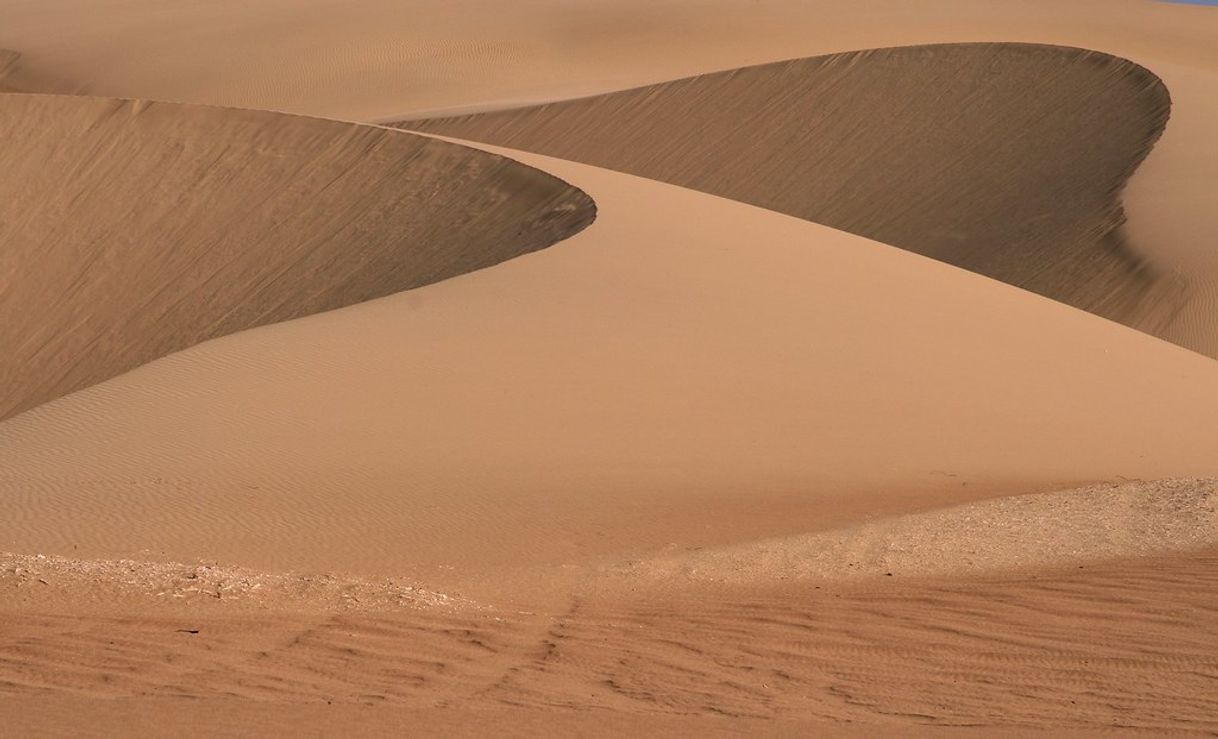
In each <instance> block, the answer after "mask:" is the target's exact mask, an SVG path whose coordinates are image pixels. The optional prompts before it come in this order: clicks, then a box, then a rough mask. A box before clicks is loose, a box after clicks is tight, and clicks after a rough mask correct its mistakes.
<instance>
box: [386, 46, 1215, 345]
mask: <svg viewBox="0 0 1218 739" xmlns="http://www.w3.org/2000/svg"><path fill="white" fill-rule="evenodd" d="M1169 108H1170V99H1169V96H1168V92H1167V89H1166V88H1165V87H1164V86H1163V85H1162V83H1161V82H1160V81H1159V79H1158V78H1157V77H1156V76H1155V75H1154V74H1152V73H1151V72H1150V71H1148V70H1146V69H1144V68H1142V67H1140V66H1138V65H1136V64H1134V63H1132V62H1128V61H1125V60H1123V59H1118V58H1116V57H1112V56H1109V55H1106V54H1101V53H1097V52H1092V51H1086V50H1082V49H1074V48H1067V47H1057V46H1046V45H1038V44H1011V43H1002V44H942V45H931V46H913V47H901V48H889V49H876V50H869V51H859V52H851V53H844V54H833V55H829V56H821V57H815V58H810V59H796V60H791V61H786V62H779V63H775V64H765V65H760V66H754V67H746V68H742V69H737V70H733V71H728V72H718V73H713V74H706V75H701V76H698V77H692V78H688V79H682V80H677V81H674V82H668V83H664V84H659V85H652V86H649V87H642V88H637V89H633V90H627V91H624V92H618V93H611V94H606V95H601V96H597V97H591V98H584V99H579V100H571V101H564V102H557V103H551V104H548V105H542V106H537V107H531V108H522V109H516V110H506V111H498V112H491V113H483V114H479V115H470V116H464V117H458V118H445V119H434V120H415V121H408V122H406V123H403V124H401V125H403V126H404V127H408V128H411V129H416V130H421V131H429V132H436V133H443V134H447V135H452V136H455V137H460V138H464V139H472V140H477V141H484V142H489V143H494V144H499V145H503V146H510V147H513V148H518V149H524V150H528V151H536V152H540V153H544V154H549V155H552V156H557V157H561V158H564V159H572V160H576V161H582V162H588V163H591V164H596V165H598V166H602V167H607V168H611V169H616V170H619V171H623V172H629V173H631V174H636V175H641V176H644V177H649V178H652V179H658V180H662V181H665V182H671V183H674V184H678V185H682V186H685V187H690V188H694V189H698V190H702V191H705V192H710V193H714V194H716V195H721V196H724V197H729V198H732V199H735V200H741V201H743V202H747V203H751V204H754V205H759V206H762V207H765V208H770V209H772V210H777V211H781V212H783V213H788V214H791V215H795V216H798V217H800V218H804V219H807V220H810V221H815V222H817V223H822V224H825V225H828V226H833V227H834V228H839V229H842V230H844V231H849V232H851V233H856V234H859V235H862V236H866V237H868V238H871V239H875V240H878V241H882V242H884V243H887V244H892V245H895V246H900V247H902V248H905V249H909V250H910V251H914V252H917V253H919V254H924V255H926V256H930V257H933V258H935V259H939V260H942V261H944V262H947V263H949V264H954V265H956V266H959V267H963V268H965V269H969V270H972V271H974V272H979V273H981V274H983V275H987V276H989V277H993V278H995V279H999V280H1002V281H1003V282H1007V283H1010V284H1012V285H1016V286H1018V287H1022V288H1025V289H1028V290H1032V291H1034V292H1037V293H1040V294H1041V295H1045V296H1048V297H1051V298H1054V299H1057V300H1060V301H1062V302H1065V303H1069V304H1071V305H1074V306H1076V307H1079V308H1083V309H1085V310H1088V311H1091V312H1093V313H1097V314H1099V315H1102V316H1105V317H1108V318H1112V319H1115V320H1118V321H1121V322H1123V323H1126V324H1128V325H1131V326H1134V327H1138V328H1142V329H1144V330H1147V331H1150V332H1151V333H1162V332H1163V329H1164V327H1165V326H1166V325H1167V324H1168V323H1169V322H1170V320H1171V318H1172V315H1173V313H1174V312H1175V311H1176V309H1177V308H1178V306H1179V305H1180V303H1181V301H1182V300H1183V292H1184V288H1183V285H1182V284H1181V283H1180V282H1179V281H1178V279H1177V278H1175V277H1173V276H1171V275H1169V274H1166V273H1165V272H1163V271H1160V270H1159V269H1157V268H1156V265H1155V264H1154V263H1153V261H1151V260H1147V259H1146V258H1145V255H1144V254H1142V253H1141V252H1139V251H1138V249H1137V246H1138V245H1137V244H1133V245H1130V244H1129V243H1127V240H1126V239H1125V238H1124V235H1123V232H1122V224H1123V222H1124V214H1123V212H1122V209H1121V205H1120V201H1119V194H1120V191H1121V188H1122V187H1123V186H1124V183H1125V182H1126V180H1127V179H1128V178H1129V176H1130V175H1131V174H1132V173H1133V171H1134V169H1135V168H1136V167H1137V166H1138V164H1139V162H1141V160H1142V159H1143V158H1144V157H1145V156H1146V154H1147V152H1148V151H1149V150H1150V147H1151V146H1152V145H1153V143H1154V142H1155V140H1156V139H1157V138H1158V136H1159V134H1160V133H1161V132H1162V130H1163V127H1164V124H1165V122H1166V120H1167V117H1168V111H1169ZM1173 338H1175V339H1176V340H1178V341H1179V342H1180V343H1182V344H1184V345H1185V346H1190V347H1193V346H1195V342H1191V341H1189V340H1188V337H1183V338H1181V337H1179V336H1178V335H1177V336H1173Z"/></svg>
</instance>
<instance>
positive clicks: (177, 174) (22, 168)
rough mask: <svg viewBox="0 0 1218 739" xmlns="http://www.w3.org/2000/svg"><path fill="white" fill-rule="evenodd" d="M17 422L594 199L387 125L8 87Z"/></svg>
mask: <svg viewBox="0 0 1218 739" xmlns="http://www.w3.org/2000/svg"><path fill="white" fill-rule="evenodd" d="M0 142H2V146H0V317H3V320H0V346H3V347H4V352H3V353H2V354H0V418H2V417H4V416H8V415H12V414H14V413H17V412H20V411H22V410H25V409H28V408H31V407H33V406H35V405H37V404H39V403H41V402H44V401H46V400H49V399H51V398H54V397H57V396H60V395H63V394H65V393H68V392H71V391H73V390H78V389H80V388H82V387H85V386H88V385H91V384H93V383H95V382H98V381H100V380H104V379H106V378H108V377H112V376H114V375H116V374H118V373H120V372H123V371H125V370H129V369H131V368H133V367H135V366H138V365H140V364H143V363H144V362H147V361H149V360H151V359H155V358H156V357H159V356H163V355H165V354H168V353H170V352H173V351H176V350H179V349H183V348H185V347H188V346H190V345H192V344H195V343H198V342H200V341H203V340H205V339H209V338H213V337H216V336H220V335H223V334H227V333H231V332H233V331H239V330H241V329H246V328H250V327H253V326H259V325H262V324H266V323H273V322H276V321H283V320H286V319H290V318H296V317H299V316H302V315H306V314H309V313H315V312H319V311H325V310H330V309H333V308H338V307H341V306H344V305H348V304H351V303H357V302H360V301H364V300H368V299H370V298H376V297H380V296H383V295H387V294H389V293H393V292H397V291H399V290H405V289H407V288H412V287H417V286H419V285H423V284H427V283H429V282H435V281H437V280H442V279H444V278H447V277H452V276H453V275H458V274H461V273H464V272H469V271H471V270H475V269H479V268H481V267H486V266H489V265H492V264H495V263H497V262H501V261H503V260H505V259H509V258H511V257H515V256H518V255H520V254H524V253H527V252H531V251H534V250H536V249H540V248H543V247H545V246H548V245H550V244H552V243H554V242H555V241H558V240H560V239H563V238H565V237H566V236H569V235H570V234H572V233H574V232H576V231H578V230H580V229H581V228H583V227H584V226H586V225H587V224H588V223H589V222H591V220H592V219H593V218H594V215H595V206H594V204H593V203H592V201H591V200H590V199H589V198H588V197H587V196H586V195H585V194H583V193H582V192H580V191H579V190H577V189H575V188H573V187H571V186H569V185H567V184H566V183H564V182H562V181H560V180H558V179H556V178H554V177H552V176H550V175H548V174H545V173H543V172H540V171H538V170H536V169H532V168H530V167H527V166H524V165H522V164H520V163H518V162H515V161H512V160H510V159H505V158H503V157H500V156H497V155H494V154H489V153H487V152H483V151H477V150H473V149H469V148H466V147H462V146H458V145H455V144H450V143H445V142H441V141H436V140H432V139H429V138H425V137H420V136H414V135H410V134H405V133H403V132H399V131H392V130H386V129H382V128H377V127H369V126H358V125H353V124H346V123H338V122H332V121H323V120H317V119H310V118H302V117H295V116H287V115H281V114H271V113H261V112H251V111H243V110H233V109H220V108H205V107H194V106H179V105H171V104H162V103H146V102H137V101H123V100H110V99H87V98H69V97H59V96H40V95H5V96H2V97H0Z"/></svg>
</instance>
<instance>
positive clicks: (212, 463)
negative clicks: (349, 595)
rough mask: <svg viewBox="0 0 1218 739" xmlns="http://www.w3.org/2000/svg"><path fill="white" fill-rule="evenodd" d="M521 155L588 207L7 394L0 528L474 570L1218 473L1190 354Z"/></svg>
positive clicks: (34, 540) (18, 547)
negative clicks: (24, 395) (387, 277)
mask: <svg viewBox="0 0 1218 739" xmlns="http://www.w3.org/2000/svg"><path fill="white" fill-rule="evenodd" d="M512 156H519V157H520V158H521V159H522V161H524V162H526V163H528V164H531V165H533V166H538V167H543V168H545V169H546V170H547V171H550V172H552V173H554V174H555V176H558V177H562V178H563V179H565V180H567V181H569V182H572V183H575V184H576V185H578V186H579V187H581V188H585V189H586V190H587V191H588V192H589V193H590V194H591V195H592V196H593V197H595V198H596V201H597V204H598V208H599V210H600V213H601V214H602V215H601V217H600V218H599V220H598V221H597V224H596V226H595V227H594V228H590V229H586V230H585V231H583V232H581V233H579V234H576V235H575V236H574V237H572V238H571V239H568V240H567V241H565V242H563V243H562V244H561V245H559V246H557V247H555V248H551V249H546V250H544V251H542V252H540V253H537V254H535V255H533V256H532V257H530V258H529V259H521V260H514V261H512V262H508V263H505V264H501V265H499V266H497V267H495V268H493V269H489V270H483V271H480V272H476V273H472V274H467V275H463V276H461V277H458V278H455V279H451V280H445V281H443V282H440V283H436V284H433V285H428V286H426V287H423V288H420V289H417V290H412V291H409V292H406V293H401V294H398V295H393V296H389V297H387V298H384V299H382V300H378V301H372V302H367V303H363V304H360V305H357V306H352V307H350V308H348V309H345V310H342V311H331V312H328V313H321V314H317V315H313V316H309V317H306V318H304V319H301V320H298V321H289V322H285V323H280V324H276V325H273V326H267V327H263V328H260V329H256V330H253V331H243V332H240V333H237V334H233V335H230V336H226V337H224V338H222V339H218V340H216V341H212V342H208V343H206V344H202V345H199V346H195V347H192V348H191V349H188V350H186V351H184V352H178V353H176V354H173V355H171V356H168V357H165V358H163V359H161V360H159V361H157V362H153V363H150V364H148V365H145V366H143V367H141V368H139V369H137V370H135V371H133V372H130V373H127V374H125V375H123V376H122V377H118V378H115V379H113V380H111V381H109V382H106V383H102V384H99V385H96V386H94V387H92V388H89V389H87V390H85V391H83V392H80V393H76V394H74V395H72V396H70V397H66V398H61V399H59V400H57V401H55V402H52V403H48V404H46V405H44V406H42V407H40V408H37V409H34V410H33V411H31V412H29V413H25V414H22V415H21V416H18V417H16V418H11V419H8V420H7V421H5V422H4V423H2V424H0V498H3V499H4V500H6V501H8V502H9V508H8V511H9V515H8V516H7V517H6V518H5V519H4V520H2V521H0V541H4V542H8V543H7V544H6V545H5V546H6V548H7V549H9V550H10V551H14V552H23V553H29V552H43V553H46V554H67V555H69V556H72V557H83V558H90V559H94V558H95V559H111V558H116V557H123V558H134V559H140V558H144V557H146V556H147V555H146V554H141V552H140V550H141V549H144V548H146V549H147V550H149V551H151V552H153V553H155V555H156V556H157V557H167V558H171V559H176V560H178V561H183V562H185V561H191V560H192V559H194V558H198V557H208V558H214V559H216V560H218V561H222V562H227V563H233V564H240V565H243V566H249V567H252V568H255V569H265V570H301V569H304V570H321V571H347V572H353V573H358V574H360V575H375V576H381V575H394V576H398V575H402V576H409V577H413V578H415V579H417V580H418V581H419V582H422V583H425V584H427V585H428V586H431V587H436V588H438V589H441V590H445V591H447V592H461V593H462V594H465V595H467V596H470V597H475V598H483V597H494V596H496V595H502V594H503V593H504V591H505V590H511V591H512V592H513V593H517V592H519V591H518V590H513V587H514V586H513V584H512V583H513V577H514V576H516V575H519V576H520V577H522V578H532V577H539V578H541V579H542V580H545V578H546V577H548V576H549V575H551V574H554V573H555V572H557V574H554V579H553V580H552V581H547V582H550V583H552V584H545V585H544V587H547V588H550V587H554V588H557V589H562V588H565V587H568V580H567V578H568V577H570V576H571V575H572V574H573V573H579V572H580V571H581V570H580V569H579V568H581V567H586V566H600V565H602V564H607V563H610V562H620V561H622V560H624V559H630V558H638V557H641V556H644V555H648V554H654V553H656V552H659V551H662V550H663V548H664V547H665V546H667V545H669V544H670V543H673V542H676V543H678V544H679V545H681V546H688V547H698V546H703V547H707V548H712V547H720V546H730V545H732V544H737V543H741V542H748V541H757V540H761V539H772V538H775V537H784V536H791V535H798V534H804V533H807V532H810V531H823V530H828V529H833V528H837V527H843V526H849V525H852V524H855V523H858V522H859V521H862V520H865V519H868V518H873V517H875V516H879V515H891V514H897V513H903V512H910V511H916V510H925V509H928V508H931V507H937V506H944V505H951V504H955V503H961V502H967V501H970V500H979V499H983V498H987V497H993V496H997V495H1002V494H1013V493H1026V492H1035V491H1040V490H1048V489H1055V488H1062V487H1070V486H1072V485H1077V484H1084V483H1087V482H1090V481H1095V480H1101V479H1110V478H1112V477H1114V476H1116V475H1124V476H1126V477H1136V478H1146V479H1149V478H1157V477H1181V476H1190V477H1208V476H1213V475H1215V474H1218V461H1216V460H1218V439H1216V438H1215V437H1214V435H1213V434H1212V433H1210V432H1211V431H1212V429H1213V419H1214V418H1215V417H1218V394H1215V392H1214V388H1215V387H1216V386H1218V365H1215V363H1214V362H1213V361H1212V360H1209V359H1207V358H1205V357H1201V356H1199V355H1196V354H1194V353H1192V352H1188V351H1185V350H1183V349H1181V348H1179V347H1176V346H1172V345H1170V344H1167V343H1164V342H1161V341H1158V340H1156V339H1154V338H1152V337H1149V336H1146V335H1144V334H1140V333H1138V332H1136V331H1132V330H1130V329H1128V328H1126V327H1124V326H1120V325H1117V324H1113V323H1111V322H1109V321H1104V320H1101V319H1098V318H1096V317H1095V316H1092V315H1089V314H1086V313H1083V312H1081V311H1077V310H1074V309H1072V308H1070V307H1068V306H1064V305H1061V304H1058V303H1054V302H1052V301H1049V300H1045V299H1043V298H1040V297H1038V296H1036V295H1033V294H1030V293H1027V292H1024V291H1021V290H1017V289H1014V288H1011V287H1009V286H1007V285H1003V284H1001V283H997V282H994V281H993V280H988V279H985V278H982V277H979V276H977V275H974V274H971V273H968V272H964V271H962V270H959V269H955V268H952V267H950V266H947V265H944V264H941V263H938V262H935V261H932V260H928V259H925V258H922V257H919V256H917V255H914V254H910V253H908V252H903V251H901V250H899V249H893V248H889V247H886V246H883V245H880V244H877V243H874V242H869V241H867V240H865V239H863V238H861V237H858V236H854V235H852V234H847V233H844V232H841V231H836V230H833V229H830V228H826V227H823V226H818V225H816V224H813V223H809V222H807V221H802V220H799V219H796V218H792V217H789V216H784V215H782V214H779V213H775V212H772V211H766V210H762V209H759V208H755V207H751V206H748V205H744V204H741V203H736V202H732V201H727V200H723V199H721V198H715V197H713V196H709V195H706V194H705V193H698V192H694V191H691V190H686V189H683V188H678V187H673V186H670V185H664V184H662V183H657V182H652V181H648V180H643V179H640V178H636V177H632V176H629V175H624V174H621V173H616V172H609V171H605V170H599V169H596V168H593V167H589V166H587V165H580V164H577V163H572V162H563V161H558V160H553V159H548V158H545V157H540V156H536V155H527V154H521V153H513V154H512ZM674 215H678V216H679V217H674ZM962 306H967V310H962ZM796 316H797V317H798V320H793V317H796ZM945 473H950V474H945ZM133 531H138V532H140V533H139V536H138V539H133V536H132V532H133ZM136 541H138V543H136ZM567 567H571V568H574V569H564V568H567ZM522 573H523V574H522ZM453 588H459V589H460V590H458V591H454V590H453ZM488 594H489V596H488ZM513 597H514V596H513Z"/></svg>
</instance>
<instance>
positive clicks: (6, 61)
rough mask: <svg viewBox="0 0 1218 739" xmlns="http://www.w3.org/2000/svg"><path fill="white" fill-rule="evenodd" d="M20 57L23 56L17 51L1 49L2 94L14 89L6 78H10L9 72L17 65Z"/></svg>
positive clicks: (0, 90) (0, 80)
mask: <svg viewBox="0 0 1218 739" xmlns="http://www.w3.org/2000/svg"><path fill="white" fill-rule="evenodd" d="M20 57H21V55H20V54H18V53H17V52H15V51H9V50H8V49H0V92H8V91H11V90H12V89H13V88H12V87H10V86H9V85H8V81H7V80H6V79H5V78H6V77H8V74H9V71H10V70H11V69H12V68H13V67H14V66H15V65H16V64H17V60H18V59H19V58H20Z"/></svg>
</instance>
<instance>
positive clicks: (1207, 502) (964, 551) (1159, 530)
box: [608, 479, 1218, 584]
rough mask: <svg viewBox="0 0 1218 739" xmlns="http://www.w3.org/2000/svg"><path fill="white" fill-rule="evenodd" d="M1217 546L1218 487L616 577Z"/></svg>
mask: <svg viewBox="0 0 1218 739" xmlns="http://www.w3.org/2000/svg"><path fill="white" fill-rule="evenodd" d="M1215 547H1218V480H1214V479H1209V480H1158V481H1151V482H1127V483H1124V484H1108V485H1097V486H1091V487H1086V488H1081V489H1077V490H1062V491H1054V492H1050V493H1041V494H1039V495H1017V496H1009V497H1004V498H996V499H993V500H986V501H980V502H974V503H968V504H965V505H961V506H956V507H952V508H946V509H941V510H935V511H928V512H925V513H914V514H908V515H904V516H895V517H891V518H884V519H879V520H876V521H869V522H866V523H861V524H858V525H856V526H852V527H849V528H845V529H838V530H834V531H826V532H821V533H816V534H807V535H803V536H795V537H788V538H785V539H777V540H770V541H760V542H750V543H748V544H744V545H740V546H736V547H729V548H725V549H719V550H705V551H697V552H683V553H681V554H676V555H670V556H661V557H658V558H657V559H655V560H650V561H644V562H636V563H631V564H630V565H628V566H625V567H621V568H615V569H614V570H611V571H609V573H608V574H610V575H611V576H613V577H626V578H660V579H663V580H673V579H675V581H710V582H729V583H737V584H760V583H765V582H769V581H774V580H804V581H808V580H812V581H819V582H833V581H838V580H842V579H847V580H854V579H858V578H872V579H873V578H877V577H927V576H932V577H952V576H955V577H975V576H978V575H993V574H995V573H997V572H1011V571H1015V572H1018V571H1025V572H1026V571H1036V570H1043V569H1046V568H1053V567H1067V566H1079V565H1086V564H1094V563H1096V562H1104V561H1109V560H1117V559H1127V558H1135V557H1153V556H1162V555H1168V554H1174V553H1182V552H1185V553H1186V552H1189V551H1198V550H1204V549H1212V548H1215Z"/></svg>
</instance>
